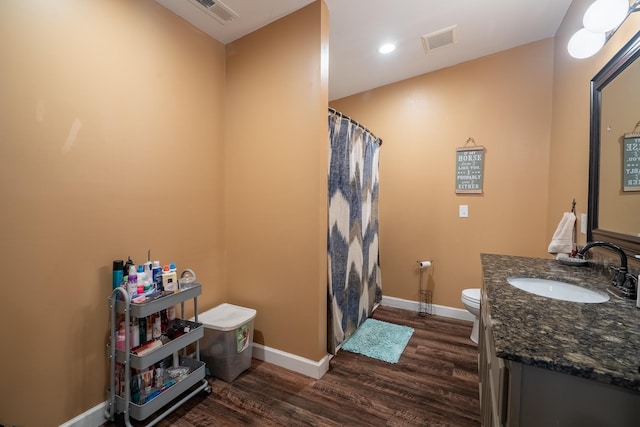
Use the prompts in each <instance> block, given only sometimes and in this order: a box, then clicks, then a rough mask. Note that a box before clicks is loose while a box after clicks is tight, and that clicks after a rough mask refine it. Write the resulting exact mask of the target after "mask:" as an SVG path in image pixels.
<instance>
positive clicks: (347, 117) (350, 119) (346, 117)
mask: <svg viewBox="0 0 640 427" xmlns="http://www.w3.org/2000/svg"><path fill="white" fill-rule="evenodd" d="M329 111H330V112H332V113H333V114H338V115H339V116H340V117H344V118H345V119H347V120H349V121H351V123H353V124H354V125H356V126H358V127H359V128H362V129H364V130H365V131H367V132H369V133H370V134H371V136H372V137H374V138H375V139H377V140H378V141H380V143H379V145H380V146H382V138H378V137H377V136H375V135H374V134H373V132H371V131H370V130H369V129H367V128H366V127H364V126H362V125H361V124H360V123H358V122H356V121H355V120H353V119H352V118H351V117H349V116H347V115H344V114H342V113H341V112H340V111H338V110H336V109H335V108H331V107H329Z"/></svg>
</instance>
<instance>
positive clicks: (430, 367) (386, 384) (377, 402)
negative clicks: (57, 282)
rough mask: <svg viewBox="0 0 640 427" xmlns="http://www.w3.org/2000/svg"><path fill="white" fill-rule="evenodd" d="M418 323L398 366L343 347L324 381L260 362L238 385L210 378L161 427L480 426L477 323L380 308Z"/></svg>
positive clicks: (384, 315) (399, 320)
mask: <svg viewBox="0 0 640 427" xmlns="http://www.w3.org/2000/svg"><path fill="white" fill-rule="evenodd" d="M373 317H374V318H376V319H379V320H384V321H387V322H392V323H396V324H402V325H407V326H411V327H413V328H414V329H415V332H414V334H413V336H412V337H411V340H410V341H409V344H408V345H407V348H406V349H405V351H404V353H403V355H402V357H401V358H400V361H399V362H398V363H397V364H390V363H386V362H382V361H378V360H375V359H370V358H367V357H365V356H362V355H358V354H355V353H350V352H347V351H339V352H338V354H337V355H336V356H335V357H334V358H333V359H332V360H331V365H330V366H331V367H330V369H329V372H328V373H327V374H325V375H324V377H323V378H322V379H320V380H314V379H311V378H308V377H305V376H303V375H300V374H297V373H294V372H291V371H288V370H286V369H283V368H280V367H278V366H275V365H272V364H269V363H266V362H261V361H258V360H255V359H254V360H253V362H252V366H251V368H250V369H249V370H247V371H245V372H244V373H243V374H241V375H240V376H239V377H238V378H237V379H236V380H235V381H234V382H233V383H231V384H227V383H226V382H224V381H222V380H218V379H213V378H212V379H211V380H210V383H211V387H212V389H213V392H212V394H211V395H210V396H204V395H198V396H196V397H194V398H193V399H191V400H189V401H188V402H187V403H186V404H184V405H183V406H181V407H180V408H179V409H177V410H176V411H175V412H174V413H172V414H171V415H170V416H169V417H167V418H166V419H165V420H163V421H161V422H160V423H159V424H157V425H159V426H164V427H167V426H176V427H196V426H197V427H204V426H240V425H252V426H479V425H480V405H479V396H478V394H479V392H478V373H477V372H478V371H477V347H476V345H475V344H474V343H473V342H471V340H470V339H469V334H470V332H471V322H465V321H460V320H453V319H448V318H444V317H438V316H426V317H420V316H418V315H417V314H416V313H414V312H410V311H406V310H400V309H395V308H388V307H379V308H378V309H377V310H376V311H375V313H374V316H373Z"/></svg>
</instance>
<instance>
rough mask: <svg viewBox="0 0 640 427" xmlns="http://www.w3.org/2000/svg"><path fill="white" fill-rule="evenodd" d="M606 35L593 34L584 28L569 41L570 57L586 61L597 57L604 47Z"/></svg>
mask: <svg viewBox="0 0 640 427" xmlns="http://www.w3.org/2000/svg"><path fill="white" fill-rule="evenodd" d="M604 42H605V34H604V33H593V32H591V31H589V30H587V29H586V28H582V29H581V30H578V32H577V33H575V34H574V35H573V36H572V37H571V39H569V45H568V46H567V49H568V50H569V55H571V56H573V57H574V58H577V59H584V58H588V57H590V56H593V55H595V54H596V53H597V52H598V51H599V50H600V49H602V46H604Z"/></svg>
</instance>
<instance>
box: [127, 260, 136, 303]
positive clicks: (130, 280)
mask: <svg viewBox="0 0 640 427" xmlns="http://www.w3.org/2000/svg"><path fill="white" fill-rule="evenodd" d="M127 292H129V298H133V296H134V295H135V294H136V293H137V292H138V275H137V273H136V267H135V266H133V265H131V266H130V267H129V276H128V277H127Z"/></svg>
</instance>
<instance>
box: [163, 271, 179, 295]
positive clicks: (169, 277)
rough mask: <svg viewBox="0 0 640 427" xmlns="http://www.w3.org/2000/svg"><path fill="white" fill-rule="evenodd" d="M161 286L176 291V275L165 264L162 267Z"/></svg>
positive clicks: (166, 289)
mask: <svg viewBox="0 0 640 427" xmlns="http://www.w3.org/2000/svg"><path fill="white" fill-rule="evenodd" d="M162 287H163V289H164V290H165V291H173V292H176V291H177V290H178V275H177V274H176V272H175V266H174V271H171V269H170V267H169V265H165V266H164V267H163V268H162Z"/></svg>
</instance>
